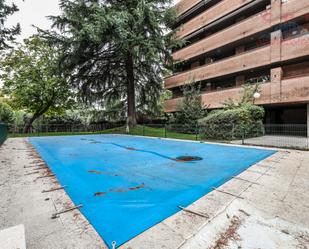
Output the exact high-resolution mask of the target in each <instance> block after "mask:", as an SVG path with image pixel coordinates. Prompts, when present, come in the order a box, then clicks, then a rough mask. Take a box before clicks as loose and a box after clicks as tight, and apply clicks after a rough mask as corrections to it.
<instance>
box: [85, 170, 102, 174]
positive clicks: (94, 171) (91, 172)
mask: <svg viewBox="0 0 309 249" xmlns="http://www.w3.org/2000/svg"><path fill="white" fill-rule="evenodd" d="M88 173H90V174H96V175H103V174H104V173H103V172H101V171H98V170H88Z"/></svg>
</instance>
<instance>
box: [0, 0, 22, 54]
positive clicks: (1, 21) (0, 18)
mask: <svg viewBox="0 0 309 249" xmlns="http://www.w3.org/2000/svg"><path fill="white" fill-rule="evenodd" d="M16 11H18V8H17V6H16V5H15V4H14V3H13V4H12V5H7V4H6V3H5V0H0V51H1V50H3V49H5V48H9V47H10V46H9V43H10V42H12V41H14V40H15V36H16V35H18V34H19V33H20V25H19V24H17V25H16V26H14V27H11V28H7V27H5V26H4V25H5V22H6V20H7V17H8V16H10V15H12V14H14V13H15V12H16Z"/></svg>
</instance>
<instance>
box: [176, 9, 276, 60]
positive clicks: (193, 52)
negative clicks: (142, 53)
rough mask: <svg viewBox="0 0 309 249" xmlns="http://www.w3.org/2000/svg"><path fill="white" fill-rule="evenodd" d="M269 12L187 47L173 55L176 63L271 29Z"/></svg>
mask: <svg viewBox="0 0 309 249" xmlns="http://www.w3.org/2000/svg"><path fill="white" fill-rule="evenodd" d="M267 13H268V11H263V12H261V13H259V14H257V15H254V16H252V17H249V18H248V19H246V20H244V21H241V22H239V23H237V24H235V25H233V26H231V27H228V28H226V29H224V30H222V31H220V32H218V33H215V34H214V35H212V36H209V37H207V38H205V39H203V40H201V41H199V42H197V43H194V44H192V45H191V46H188V47H185V48H183V49H181V50H179V51H177V52H175V53H174V54H173V59H174V60H175V61H185V60H188V59H190V58H193V57H196V56H198V55H200V54H204V53H207V52H209V51H211V50H214V49H216V48H219V47H222V46H224V45H227V44H230V43H232V42H235V41H238V40H241V39H244V38H246V37H248V36H250V35H253V34H256V33H258V32H261V31H263V30H267V29H269V28H270V27H271V22H270V20H267V19H265V18H264V17H265V16H266V15H267Z"/></svg>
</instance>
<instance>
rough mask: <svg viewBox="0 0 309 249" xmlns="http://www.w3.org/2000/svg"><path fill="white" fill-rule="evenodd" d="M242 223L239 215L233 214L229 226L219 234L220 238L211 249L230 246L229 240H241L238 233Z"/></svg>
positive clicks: (222, 248) (221, 248)
mask: <svg viewBox="0 0 309 249" xmlns="http://www.w3.org/2000/svg"><path fill="white" fill-rule="evenodd" d="M240 225H241V220H240V219H239V218H238V217H237V216H233V218H232V220H231V224H230V225H229V227H228V228H227V229H226V230H225V231H224V232H223V233H221V234H220V235H219V238H218V239H217V240H216V242H215V244H214V246H212V247H210V248H209V249H224V248H226V247H227V246H228V243H229V241H231V240H234V241H236V240H240V236H239V234H238V233H237V230H238V228H239V226H240Z"/></svg>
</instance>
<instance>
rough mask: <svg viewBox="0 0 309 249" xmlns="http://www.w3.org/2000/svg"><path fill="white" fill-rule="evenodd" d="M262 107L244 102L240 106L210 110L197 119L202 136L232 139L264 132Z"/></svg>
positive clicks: (254, 135) (258, 134)
mask: <svg viewBox="0 0 309 249" xmlns="http://www.w3.org/2000/svg"><path fill="white" fill-rule="evenodd" d="M263 117H264V109H263V108H262V107H259V106H255V105H250V104H244V105H242V106H241V107H238V108H233V109H228V110H218V111H213V112H211V113H210V114H209V115H208V116H207V117H206V118H203V119H201V120H200V121H199V126H200V135H201V137H202V138H210V139H217V140H234V139H242V138H248V137H256V136H260V135H263V134H264V128H263V122H262V119H263Z"/></svg>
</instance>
